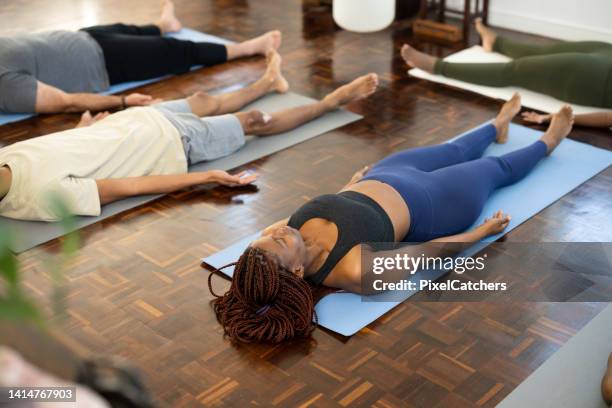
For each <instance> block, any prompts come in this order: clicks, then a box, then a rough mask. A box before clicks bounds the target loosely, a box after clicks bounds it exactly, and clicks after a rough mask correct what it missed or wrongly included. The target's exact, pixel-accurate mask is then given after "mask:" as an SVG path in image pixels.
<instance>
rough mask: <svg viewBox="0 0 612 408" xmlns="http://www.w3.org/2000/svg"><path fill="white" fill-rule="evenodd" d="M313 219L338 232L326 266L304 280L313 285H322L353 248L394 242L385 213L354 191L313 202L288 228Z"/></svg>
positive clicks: (323, 196)
mask: <svg viewBox="0 0 612 408" xmlns="http://www.w3.org/2000/svg"><path fill="white" fill-rule="evenodd" d="M313 218H322V219H324V220H327V221H330V222H333V223H334V224H336V227H337V228H338V239H337V241H336V245H334V247H333V248H332V250H331V252H330V253H329V255H328V256H327V259H326V260H325V263H324V264H323V266H321V268H320V269H319V270H318V271H317V272H316V273H315V274H314V275H312V276H310V277H308V278H307V279H308V280H309V281H310V282H311V283H313V284H315V285H319V284H321V283H322V282H323V281H324V280H325V278H327V276H328V275H329V274H330V272H331V271H332V269H334V266H336V264H337V263H338V262H340V260H341V259H342V258H343V257H344V255H346V254H347V253H348V252H349V251H350V250H351V249H352V248H353V247H354V246H355V245H357V244H361V243H366V242H394V241H395V233H394V229H393V224H392V223H391V219H390V218H389V216H388V215H387V213H386V212H385V210H383V209H382V207H381V206H380V205H378V203H377V202H376V201H374V200H372V199H371V198H370V197H368V196H366V195H364V194H361V193H358V192H356V191H343V192H341V193H338V194H326V195H322V196H319V197H316V198H313V199H312V200H310V201H309V202H307V203H306V204H304V205H303V206H301V207H300V208H299V209H298V210H297V211H296V212H295V213H294V214H293V215H292V216H291V218H289V222H288V223H287V225H288V226H290V227H292V228H295V229H298V230H299V229H300V228H301V227H302V225H304V224H305V223H306V221H308V220H310V219H313Z"/></svg>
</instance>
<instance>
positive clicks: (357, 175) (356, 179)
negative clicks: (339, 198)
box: [340, 165, 372, 191]
mask: <svg viewBox="0 0 612 408" xmlns="http://www.w3.org/2000/svg"><path fill="white" fill-rule="evenodd" d="M371 168H372V166H370V165H368V166H364V167H363V168H361V169H360V170H357V171H356V172H355V174H353V177H351V179H350V181H349V182H348V183H346V184H345V185H344V187H342V190H340V191H344V190H346V189H348V188H349V187H350V186H352V185H353V184H355V183H358V182H359V181H361V179H362V178H364V177H365V175H366V174H368V171H370V169H371Z"/></svg>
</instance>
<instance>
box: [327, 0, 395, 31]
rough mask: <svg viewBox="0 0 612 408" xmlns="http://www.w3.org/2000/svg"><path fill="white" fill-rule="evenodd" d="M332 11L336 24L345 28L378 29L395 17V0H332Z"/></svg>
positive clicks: (350, 29)
mask: <svg viewBox="0 0 612 408" xmlns="http://www.w3.org/2000/svg"><path fill="white" fill-rule="evenodd" d="M332 12H333V16H334V21H335V22H336V24H338V25H339V26H340V27H342V28H344V29H345V30H348V31H355V32H358V33H369V32H373V31H380V30H384V29H385V28H387V27H388V26H389V25H390V24H391V23H392V22H393V19H394V18H395V0H334V3H333V5H332Z"/></svg>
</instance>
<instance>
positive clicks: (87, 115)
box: [75, 111, 110, 128]
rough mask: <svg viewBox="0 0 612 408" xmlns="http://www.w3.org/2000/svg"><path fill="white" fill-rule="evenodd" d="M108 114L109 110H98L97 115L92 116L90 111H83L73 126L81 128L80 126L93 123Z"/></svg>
mask: <svg viewBox="0 0 612 408" xmlns="http://www.w3.org/2000/svg"><path fill="white" fill-rule="evenodd" d="M108 115H110V113H109V112H100V113H98V114H97V115H95V116H92V115H91V112H89V111H85V112H83V114H82V115H81V120H79V123H77V125H76V126H75V127H77V128H81V127H86V126H90V125H93V124H94V123H96V122H98V121H100V120H102V119H104V118H105V117H107V116H108Z"/></svg>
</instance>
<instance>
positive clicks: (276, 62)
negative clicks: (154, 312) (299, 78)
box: [187, 51, 289, 116]
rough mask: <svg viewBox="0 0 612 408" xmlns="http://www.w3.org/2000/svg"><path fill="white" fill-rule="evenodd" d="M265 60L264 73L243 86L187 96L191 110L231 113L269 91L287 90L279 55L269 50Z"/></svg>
mask: <svg viewBox="0 0 612 408" xmlns="http://www.w3.org/2000/svg"><path fill="white" fill-rule="evenodd" d="M267 62H268V66H267V68H266V72H265V73H264V75H263V76H262V77H261V78H260V79H259V80H257V81H256V82H254V83H253V84H251V85H249V86H247V87H245V88H242V89H239V90H237V91H234V92H229V93H225V94H220V95H209V94H207V93H205V92H196V93H195V94H194V95H192V96H190V97H188V98H187V101H188V102H189V105H190V106H191V111H192V112H193V113H194V114H196V115H198V116H210V115H222V114H225V113H233V112H236V111H238V110H239V109H241V108H242V107H243V106H245V105H247V104H249V103H251V102H253V101H254V100H256V99H259V98H261V97H262V96H264V95H266V94H268V93H270V92H279V93H285V92H287V91H288V90H289V84H288V83H287V81H286V80H285V78H284V77H283V74H282V72H281V63H282V58H281V56H280V55H279V54H278V53H277V52H276V51H270V52H269V53H268V55H267Z"/></svg>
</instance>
